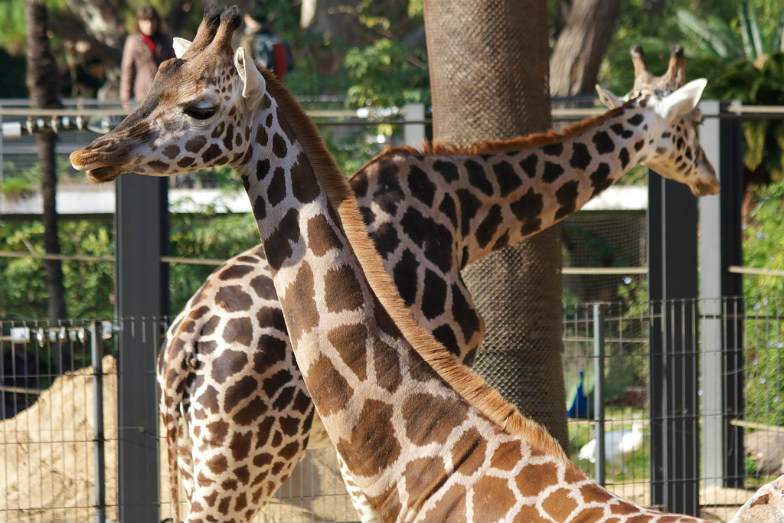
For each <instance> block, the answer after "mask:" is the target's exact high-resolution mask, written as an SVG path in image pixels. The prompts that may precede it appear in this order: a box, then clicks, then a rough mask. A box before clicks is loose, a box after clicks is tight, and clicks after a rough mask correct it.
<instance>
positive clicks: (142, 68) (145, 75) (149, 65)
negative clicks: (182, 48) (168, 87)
mask: <svg viewBox="0 0 784 523" xmlns="http://www.w3.org/2000/svg"><path fill="white" fill-rule="evenodd" d="M152 41H153V42H155V54H154V55H153V52H152V51H151V50H150V47H149V46H148V45H147V43H146V42H145V41H144V40H143V39H142V35H141V34H139V33H135V34H132V35H130V36H129V37H128V38H127V39H126V40H125V49H123V56H122V74H121V77H120V99H121V100H123V101H125V100H141V99H142V98H144V96H145V95H146V94H147V92H148V91H149V90H150V87H151V86H152V79H153V78H154V77H155V73H156V71H158V66H159V65H161V62H163V61H164V60H168V59H169V58H174V48H173V47H172V39H171V38H170V37H169V36H167V35H165V34H161V33H156V34H154V35H153V36H152Z"/></svg>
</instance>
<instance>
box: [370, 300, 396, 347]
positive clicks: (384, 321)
mask: <svg viewBox="0 0 784 523" xmlns="http://www.w3.org/2000/svg"><path fill="white" fill-rule="evenodd" d="M373 316H374V317H375V319H376V326H377V327H378V328H379V329H381V330H382V331H383V332H384V333H386V334H388V335H389V336H391V337H392V338H402V337H403V335H402V334H401V333H400V329H398V328H397V324H396V323H395V322H394V321H392V318H391V317H390V316H389V313H388V312H387V310H386V309H385V308H384V306H383V305H381V302H380V301H378V297H377V296H376V295H375V294H374V295H373Z"/></svg>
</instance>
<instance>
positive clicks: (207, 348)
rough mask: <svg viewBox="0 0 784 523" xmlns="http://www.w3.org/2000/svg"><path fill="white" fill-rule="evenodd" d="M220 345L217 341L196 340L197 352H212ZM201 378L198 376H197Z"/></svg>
mask: <svg viewBox="0 0 784 523" xmlns="http://www.w3.org/2000/svg"><path fill="white" fill-rule="evenodd" d="M217 347H218V344H217V342H214V341H198V342H196V353H197V354H210V353H211V352H213V351H214V350H215V349H216V348H217ZM196 379H197V380H198V379H199V378H198V377H197V378H196Z"/></svg>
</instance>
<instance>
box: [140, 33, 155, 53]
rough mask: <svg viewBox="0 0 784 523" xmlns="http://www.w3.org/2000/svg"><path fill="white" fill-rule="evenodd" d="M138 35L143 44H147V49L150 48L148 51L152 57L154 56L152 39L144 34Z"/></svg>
mask: <svg viewBox="0 0 784 523" xmlns="http://www.w3.org/2000/svg"><path fill="white" fill-rule="evenodd" d="M139 34H140V35H141V37H142V40H144V43H146V44H147V47H149V48H150V51H152V54H153V55H154V54H155V42H153V41H152V38H150V37H149V36H147V35H146V34H144V33H139Z"/></svg>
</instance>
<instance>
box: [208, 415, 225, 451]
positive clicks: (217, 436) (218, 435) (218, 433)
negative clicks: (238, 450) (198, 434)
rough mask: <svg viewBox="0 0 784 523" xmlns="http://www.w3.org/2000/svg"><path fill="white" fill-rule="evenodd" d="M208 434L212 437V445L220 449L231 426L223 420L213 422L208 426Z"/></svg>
mask: <svg viewBox="0 0 784 523" xmlns="http://www.w3.org/2000/svg"><path fill="white" fill-rule="evenodd" d="M207 433H208V434H209V435H210V444H212V445H215V446H216V447H219V446H221V445H223V440H224V439H225V438H226V434H228V433H229V424H228V423H226V422H225V421H221V420H218V421H213V422H212V423H210V424H209V425H207Z"/></svg>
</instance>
